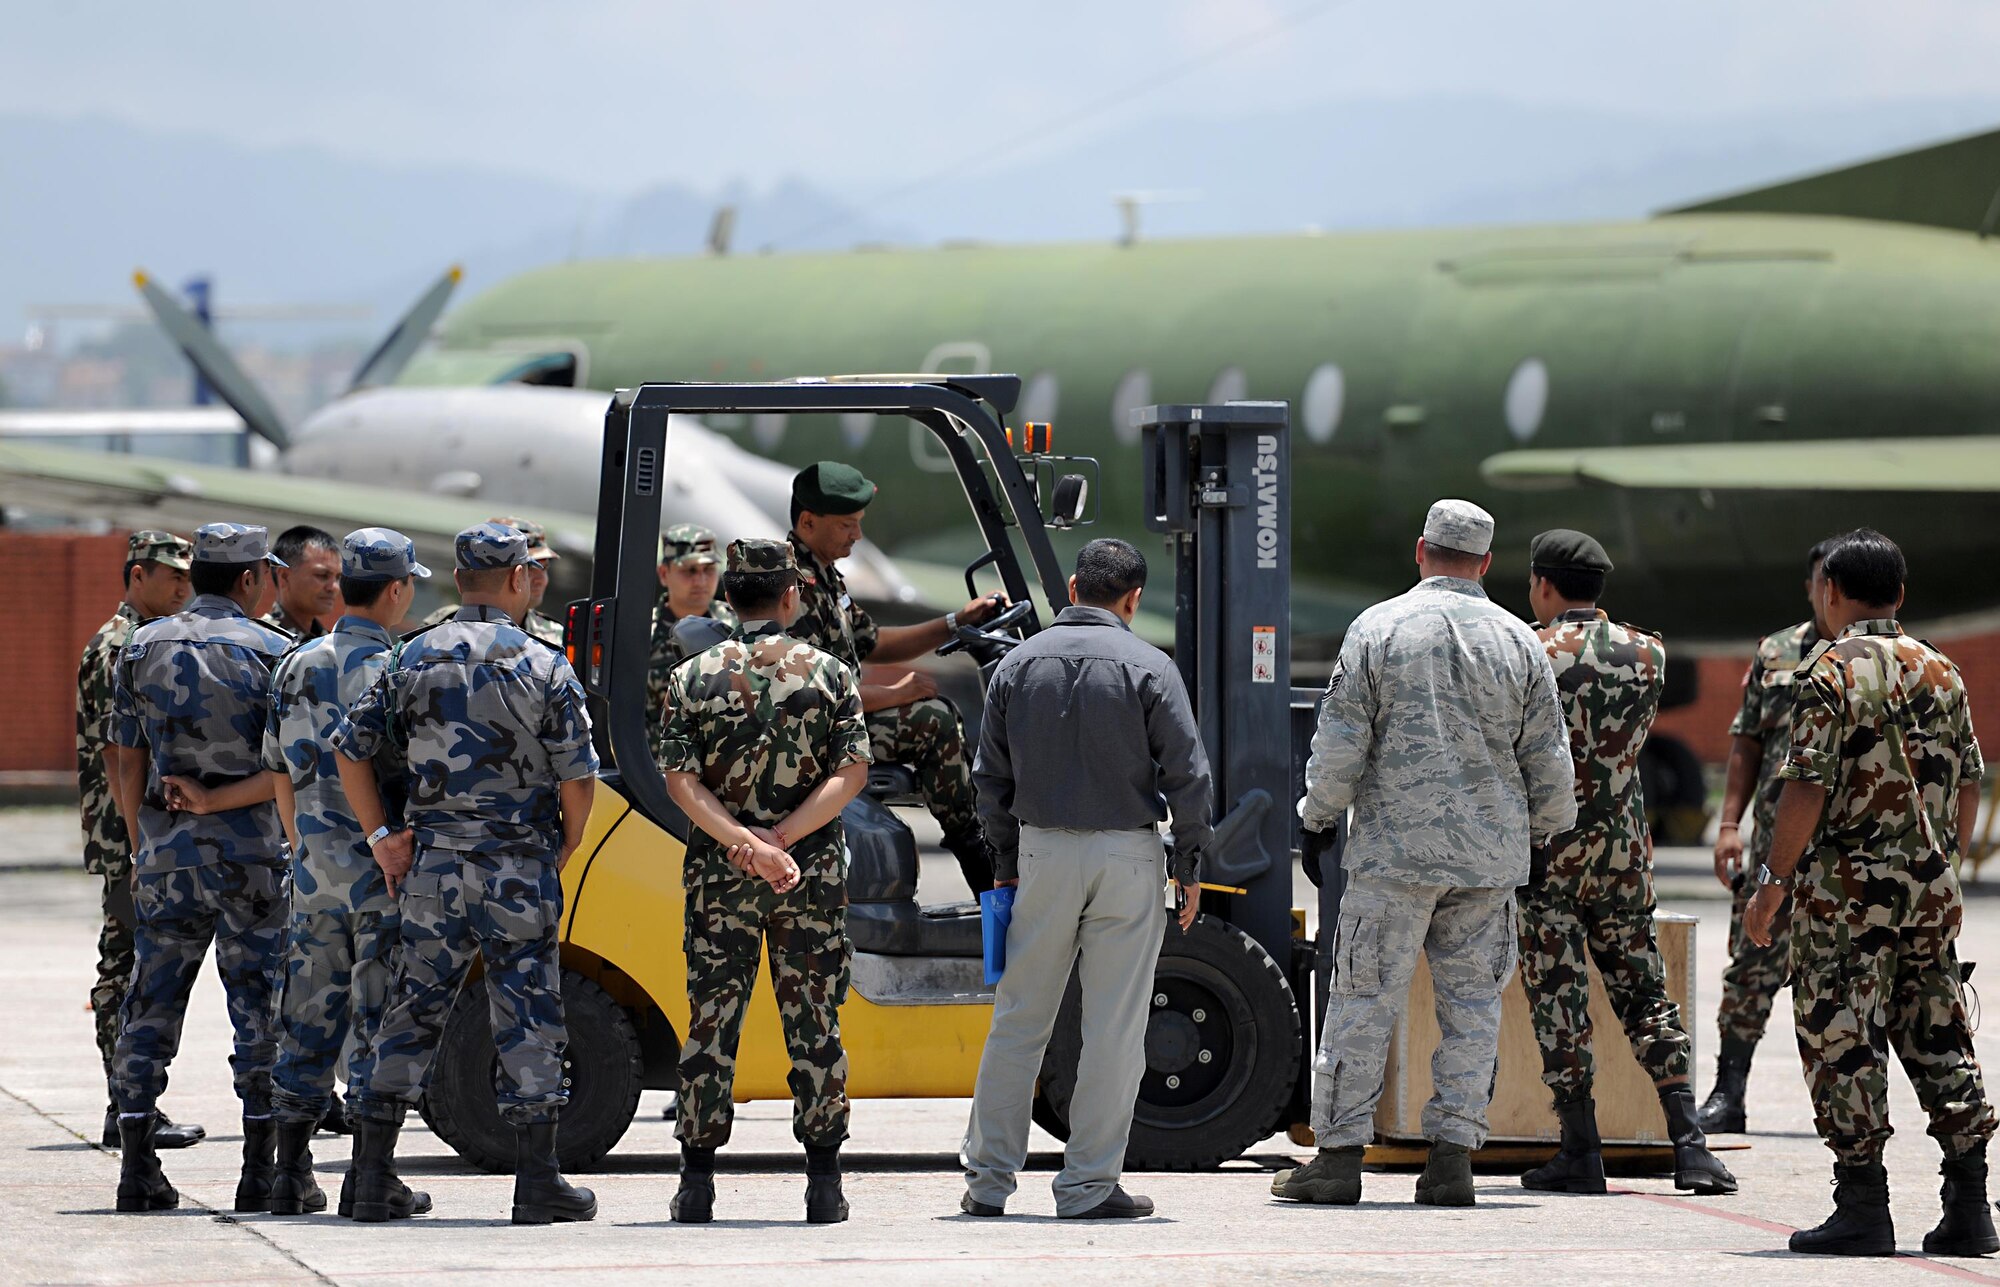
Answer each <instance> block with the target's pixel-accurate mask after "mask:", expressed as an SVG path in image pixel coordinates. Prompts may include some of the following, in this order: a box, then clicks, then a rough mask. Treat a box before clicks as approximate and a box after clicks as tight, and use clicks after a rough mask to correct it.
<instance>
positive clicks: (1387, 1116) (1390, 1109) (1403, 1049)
mask: <svg viewBox="0 0 2000 1287" xmlns="http://www.w3.org/2000/svg"><path fill="white" fill-rule="evenodd" d="M1653 923H1654V925H1655V926H1656V928H1657V932H1658V935H1659V940H1660V954H1661V956H1662V957H1663V958H1664V959H1665V961H1666V966H1667V995H1668V996H1670V997H1672V998H1673V999H1674V1002H1675V1003H1676V1004H1678V1005H1679V1006H1680V1008H1681V1022H1682V1023H1683V1024H1685V1025H1690V1028H1691V1025H1692V1022H1693V1015H1694V931H1695V924H1696V921H1695V918H1694V917H1692V916H1681V915H1676V914H1670V913H1665V912H1662V913H1659V914H1658V915H1656V916H1655V917H1654V919H1653ZM1590 1022H1591V1050H1592V1052H1593V1053H1594V1054H1595V1055H1596V1075H1595V1087H1594V1092H1593V1093H1594V1094H1595V1095H1596V1097H1597V1128H1598V1132H1599V1133H1600V1134H1601V1135H1602V1136H1603V1137H1604V1142H1605V1143H1606V1144H1607V1145H1609V1144H1662V1143H1665V1142H1666V1136H1667V1122H1666V1118H1665V1116H1664V1115H1662V1113H1661V1112H1660V1100H1659V1096H1658V1095H1657V1094H1656V1093H1655V1092H1654V1090H1653V1082H1652V1079H1651V1078H1650V1077H1648V1076H1646V1074H1645V1072H1644V1071H1643V1070H1642V1069H1641V1068H1640V1067H1639V1064H1638V1061H1637V1060H1635V1059H1633V1058H1632V1047H1631V1045H1630V1044H1629V1043H1628V1042H1627V1041H1626V1040H1625V1029H1624V1027H1623V1025H1621V1024H1620V1023H1619V1022H1618V1016H1617V1015H1615V1014H1613V1013H1612V1012H1611V1002H1610V1000H1609V999H1608V998H1606V996H1605V995H1604V983H1603V981H1602V980H1601V979H1599V978H1598V977H1597V968H1596V967H1595V966H1592V967H1591V970H1590ZM1437 1043H1438V1025H1437V1014H1436V1010H1435V1005H1434V1000H1433V993H1432V992H1431V972H1430V966H1429V965H1428V964H1427V963H1425V962H1423V961H1421V960H1420V961H1418V962H1417V972H1416V976H1415V977H1414V978H1413V979H1411V981H1410V1003H1409V1006H1408V1008H1407V1009H1406V1010H1405V1011H1404V1013H1403V1019H1402V1022H1400V1023H1398V1024H1397V1025H1396V1031H1395V1035H1394V1036H1393V1037H1392V1038H1391V1039H1390V1043H1389V1063H1388V1066H1387V1068H1386V1069H1385V1071H1384V1073H1383V1088H1382V1101H1381V1103H1379V1104H1377V1105H1376V1108H1375V1133H1376V1135H1377V1136H1378V1137H1379V1138H1381V1139H1383V1140H1389V1141H1395V1140H1405V1141H1408V1140H1421V1139H1422V1138H1423V1128H1422V1125H1421V1118H1422V1115H1423V1110H1424V1103H1425V1101H1426V1100H1428V1099H1429V1098H1430V1096H1431V1054H1432V1052H1433V1051H1435V1050H1436V1049H1437ZM1552 1103H1553V1099H1552V1097H1551V1095H1550V1094H1549V1089H1548V1087H1547V1086H1544V1085H1543V1084H1542V1057H1541V1053H1540V1051H1539V1050H1538V1048H1537V1047H1536V1045H1535V1030H1534V1027H1533V1025H1532V1024H1531V1023H1530V1022H1529V1020H1528V998H1527V993H1526V991H1525V990H1524V989H1523V988H1522V987H1521V973H1520V971H1519V970H1516V971H1515V972H1514V977H1513V979H1512V980H1511V981H1510V982H1509V983H1508V984H1507V991H1506V993H1505V1009H1504V1010H1503V1011H1502V1013H1501V1018H1500V1075H1499V1077H1498V1079H1497V1081H1496V1083H1495V1085H1494V1088H1493V1103H1492V1105H1491V1107H1489V1108H1488V1110H1487V1121H1488V1125H1489V1126H1490V1128H1491V1130H1492V1137H1491V1143H1493V1144H1510V1143H1535V1142H1542V1141H1552V1140H1555V1139H1556V1138H1557V1137H1558V1136H1559V1135H1560V1134H1561V1132H1560V1130H1559V1129H1558V1127H1557V1125H1556V1115H1555V1110H1554V1109H1553V1108H1552V1107H1551V1104H1552Z"/></svg>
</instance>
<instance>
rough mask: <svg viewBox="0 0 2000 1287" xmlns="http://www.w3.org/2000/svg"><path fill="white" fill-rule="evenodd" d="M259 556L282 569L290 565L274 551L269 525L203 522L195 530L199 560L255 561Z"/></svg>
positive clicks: (196, 560) (203, 561) (195, 551)
mask: <svg viewBox="0 0 2000 1287" xmlns="http://www.w3.org/2000/svg"><path fill="white" fill-rule="evenodd" d="M259 559H264V560H268V561H269V562H272V563H275V564H277V565H278V566H279V567H281V568H282V567H289V566H290V564H288V563H286V562H285V561H284V560H283V559H281V558H279V557H278V556H277V555H275V554H273V553H271V533H270V530H269V529H268V528H262V527H256V526H252V525H246V524H243V523H204V524H203V525H202V526H200V527H197V528H196V529H194V561H195V562H196V563H255V562H257V561H258V560H259Z"/></svg>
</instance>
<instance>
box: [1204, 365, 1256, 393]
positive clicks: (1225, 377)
mask: <svg viewBox="0 0 2000 1287" xmlns="http://www.w3.org/2000/svg"><path fill="white" fill-rule="evenodd" d="M1249 396H1250V380H1249V377H1247V376H1245V375H1244V374H1243V368H1242V367H1240V366H1226V367H1223V368H1222V369H1221V370H1220V371H1217V372H1216V373H1215V379H1214V380H1213V381H1212V382H1211V383H1210V384H1209V386H1208V397H1207V399H1206V401H1209V402H1241V401H1243V399H1245V398H1247V397H1249Z"/></svg>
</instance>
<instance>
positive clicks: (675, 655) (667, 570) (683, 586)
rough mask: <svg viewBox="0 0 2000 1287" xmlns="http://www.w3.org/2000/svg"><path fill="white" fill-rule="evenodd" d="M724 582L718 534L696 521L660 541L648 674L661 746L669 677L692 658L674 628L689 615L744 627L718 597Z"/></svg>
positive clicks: (653, 725) (650, 710)
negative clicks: (675, 634)
mask: <svg viewBox="0 0 2000 1287" xmlns="http://www.w3.org/2000/svg"><path fill="white" fill-rule="evenodd" d="M721 582H722V560H721V558H720V557H719V555H718V552H717V549H716V544H715V533H713V532H711V531H709V530H708V529H707V528H705V527H700V526H697V525H696V524H694V523H676V524H674V525H673V526H672V527H670V528H668V529H667V534H666V535H665V536H663V537H661V538H660V601H659V603H658V604H657V605H656V606H655V607H654V609H653V658H652V664H651V665H650V667H648V669H647V671H646V730H647V732H648V733H649V734H650V735H651V736H650V738H649V740H650V741H651V743H652V744H653V745H654V746H656V747H657V746H658V745H659V740H660V725H661V723H662V719H663V716H664V714H665V707H664V703H665V701H666V696H667V675H668V673H669V672H670V671H672V670H673V668H674V667H675V666H677V665H679V664H680V662H681V661H683V660H685V658H686V656H687V653H686V651H685V650H684V649H683V648H682V647H681V643H680V640H679V639H677V638H676V637H675V636H674V625H675V624H676V623H677V622H680V621H683V620H685V619H687V618H689V617H712V618H714V619H715V620H716V621H717V622H719V623H721V624H722V625H724V626H727V627H728V628H729V629H730V630H732V631H733V630H735V629H737V628H738V627H739V626H741V625H742V624H743V623H742V622H741V621H740V620H738V619H737V616H736V610H735V609H734V608H732V607H730V606H729V604H728V603H727V602H726V601H725V600H722V599H719V598H717V597H716V593H715V592H716V589H717V587H718V586H719V585H720V584H721Z"/></svg>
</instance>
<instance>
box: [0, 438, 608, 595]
mask: <svg viewBox="0 0 2000 1287" xmlns="http://www.w3.org/2000/svg"><path fill="white" fill-rule="evenodd" d="M0 504H4V505H11V506H18V507H20V508H23V509H34V510H41V511H45V512H56V513H62V514H73V515H77V516H82V517H91V518H100V519H104V520H105V521H107V522H110V523H113V524H116V525H117V526H119V527H124V528H138V527H166V528H171V529H173V530H175V531H180V532H190V531H193V530H194V529H195V528H196V527H199V526H200V525H201V524H203V523H214V522H232V523H262V524H264V525H265V526H267V527H269V528H270V529H271V530H272V531H274V532H275V531H278V530H280V529H282V528H286V527H290V526H292V525H293V524H295V523H311V524H313V525H315V526H317V527H323V528H325V529H326V530H327V531H329V532H333V533H336V534H339V533H342V532H349V531H352V530H354V529H355V528H357V527H376V526H381V527H393V528H395V529H396V530H397V531H399V532H402V533H403V534H404V535H405V536H408V537H409V538H410V539H411V540H412V541H415V542H416V545H417V551H418V557H419V558H421V559H423V560H424V561H425V562H426V563H429V564H430V565H431V566H432V567H441V568H449V567H450V566H451V565H452V538H453V537H455V536H456V535H457V534H458V533H459V532H461V531H463V530H465V529H466V528H468V527H471V526H472V525H473V524H475V523H482V522H484V521H486V519H487V518H489V517H491V515H492V514H493V511H494V509H495V508H496V503H495V502H494V501H492V500H464V499H459V498H455V497H449V496H434V495H429V494H425V493H417V492H408V491H399V490H396V489H394V488H388V487H368V486H363V485H360V484H357V483H342V482H333V481H330V480H327V479H319V478H300V477H295V476H293V475H290V474H278V473H267V472H264V471H262V470H250V469H233V468H227V467H223V466H216V465H189V464H183V463H181V462H180V461H175V460H160V459H156V458H150V457H143V456H124V455H107V454H105V453H103V452H96V451H85V450H76V449H72V448H68V447H49V446H43V445H41V444H39V443H20V442H12V443H10V442H6V441H4V440H0ZM515 508H520V507H518V506H516V507H515ZM534 515H535V518H536V519H537V520H538V521H539V522H541V524H542V525H543V526H544V527H546V528H547V529H548V539H549V544H550V545H551V546H553V547H554V548H555V549H556V550H557V551H558V552H559V553H563V554H578V555H582V556H584V557H586V558H588V557H589V556H590V553H591V546H592V544H593V543H594V541H595V539H596V532H597V520H596V519H595V518H594V517H592V516H591V515H588V514H563V513H552V512H550V511H548V510H546V509H544V508H541V507H536V508H535V510H534Z"/></svg>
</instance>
